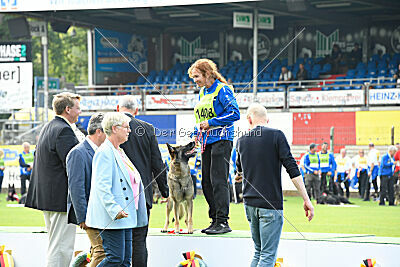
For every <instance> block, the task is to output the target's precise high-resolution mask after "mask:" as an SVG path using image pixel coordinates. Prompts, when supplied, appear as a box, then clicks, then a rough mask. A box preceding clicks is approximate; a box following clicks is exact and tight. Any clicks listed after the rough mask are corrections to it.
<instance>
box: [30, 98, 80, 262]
mask: <svg viewBox="0 0 400 267" xmlns="http://www.w3.org/2000/svg"><path fill="white" fill-rule="evenodd" d="M80 99H81V97H80V96H79V95H77V94H72V93H68V92H64V93H60V94H57V95H55V96H54V97H53V110H54V111H55V113H56V117H55V118H54V119H53V120H51V121H50V122H49V123H47V124H46V125H45V126H44V127H43V129H42V131H41V132H40V135H39V140H38V142H37V145H36V153H35V159H34V163H33V169H32V174H31V181H30V184H29V189H28V195H27V197H26V203H25V206H26V207H29V208H33V209H37V210H42V211H43V215H44V220H45V223H46V228H47V232H48V236H49V243H48V247H47V265H46V266H47V267H66V266H69V263H70V261H71V259H72V253H73V250H74V245H75V231H76V227H75V226H74V225H68V223H67V193H68V179H67V172H66V164H65V160H66V157H67V154H68V152H69V151H70V150H71V149H72V148H73V147H74V146H75V145H77V144H78V143H79V141H78V139H77V137H76V135H75V133H74V131H73V130H72V126H71V125H73V124H74V123H75V122H77V121H78V117H79V114H80V113H81V109H80V107H79V101H80Z"/></svg>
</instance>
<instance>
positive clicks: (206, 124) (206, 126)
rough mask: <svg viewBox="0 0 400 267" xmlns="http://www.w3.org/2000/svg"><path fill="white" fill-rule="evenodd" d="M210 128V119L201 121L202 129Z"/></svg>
mask: <svg viewBox="0 0 400 267" xmlns="http://www.w3.org/2000/svg"><path fill="white" fill-rule="evenodd" d="M208 129H210V125H209V124H208V121H203V122H201V123H200V130H205V131H207V130H208Z"/></svg>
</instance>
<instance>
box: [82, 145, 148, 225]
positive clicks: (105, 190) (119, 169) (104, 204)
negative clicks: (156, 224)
mask: <svg viewBox="0 0 400 267" xmlns="http://www.w3.org/2000/svg"><path fill="white" fill-rule="evenodd" d="M135 176H138V177H139V176H140V174H139V172H138V171H137V170H135ZM133 197H134V195H133V190H132V184H131V180H130V177H129V173H128V170H127V169H126V166H125V164H124V163H123V161H122V158H121V155H120V154H119V152H118V151H117V150H116V149H115V148H114V146H113V145H112V144H111V142H110V141H109V140H108V139H106V140H105V141H104V143H103V144H102V145H101V146H100V147H99V149H98V150H97V151H96V153H95V155H94V157H93V163H92V185H91V189H90V198H89V203H88V208H87V214H86V225H87V226H89V227H92V228H98V229H104V228H107V229H127V228H134V227H142V226H145V225H147V223H148V221H147V209H146V200H145V196H144V194H143V184H141V185H140V191H139V195H138V197H139V207H138V209H137V210H136V207H135V201H134V200H133ZM122 209H124V211H125V212H126V213H128V217H126V218H123V219H119V220H114V221H113V219H115V217H116V216H117V214H118V213H119V212H120V211H121V210H122Z"/></svg>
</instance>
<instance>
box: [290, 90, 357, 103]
mask: <svg viewBox="0 0 400 267" xmlns="http://www.w3.org/2000/svg"><path fill="white" fill-rule="evenodd" d="M363 98H364V93H363V91H362V90H346V91H311V92H290V93H289V107H300V106H303V107H304V106H354V105H362V104H363V103H364V100H363Z"/></svg>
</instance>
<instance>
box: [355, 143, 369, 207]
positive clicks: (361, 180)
mask: <svg viewBox="0 0 400 267" xmlns="http://www.w3.org/2000/svg"><path fill="white" fill-rule="evenodd" d="M353 162H354V167H355V168H356V171H357V178H358V193H359V194H360V197H361V198H363V199H364V198H365V195H366V188H367V186H368V184H369V179H368V161H367V157H365V153H364V149H360V150H359V151H358V155H357V156H355V157H354V158H353ZM368 197H369V192H368Z"/></svg>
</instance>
